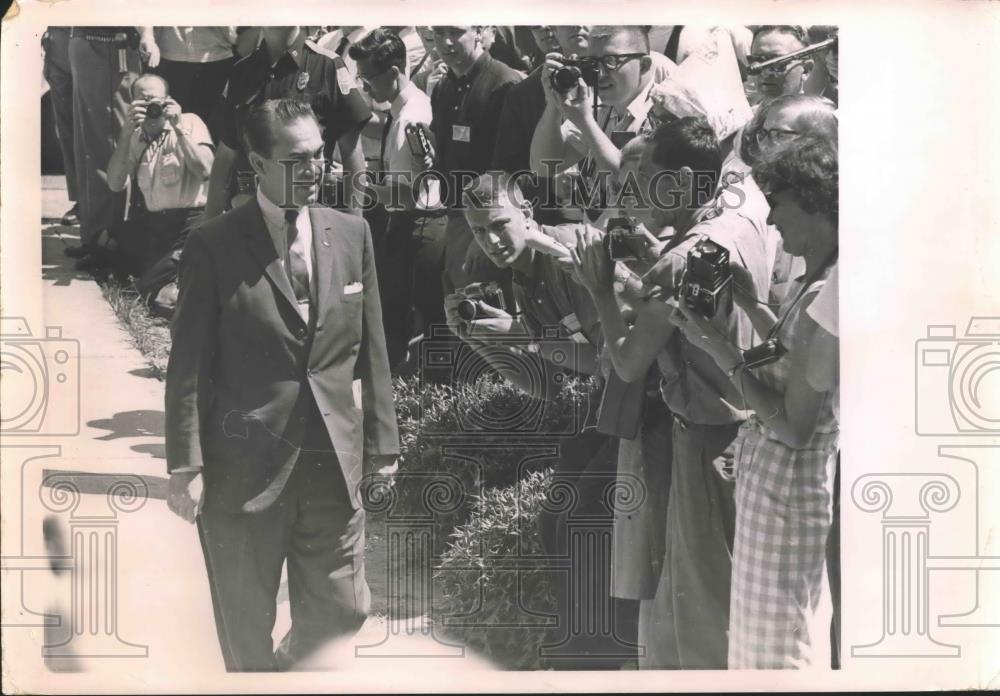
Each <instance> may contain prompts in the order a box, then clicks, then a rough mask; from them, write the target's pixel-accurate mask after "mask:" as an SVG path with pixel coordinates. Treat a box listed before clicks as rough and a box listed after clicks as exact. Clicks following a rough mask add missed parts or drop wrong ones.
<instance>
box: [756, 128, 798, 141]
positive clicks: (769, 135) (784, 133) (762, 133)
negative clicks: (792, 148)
mask: <svg viewBox="0 0 1000 696" xmlns="http://www.w3.org/2000/svg"><path fill="white" fill-rule="evenodd" d="M796 135H799V132H798V131H794V130H792V129H791V128H761V129H760V130H758V131H757V144H758V145H763V144H764V143H765V142H768V141H770V142H774V143H787V142H788V141H789V140H791V139H792V138H794V137H795V136H796Z"/></svg>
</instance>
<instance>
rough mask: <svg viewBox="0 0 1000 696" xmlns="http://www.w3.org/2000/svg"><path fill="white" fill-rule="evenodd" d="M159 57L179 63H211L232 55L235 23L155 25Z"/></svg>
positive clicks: (154, 30)
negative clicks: (222, 25)
mask: <svg viewBox="0 0 1000 696" xmlns="http://www.w3.org/2000/svg"><path fill="white" fill-rule="evenodd" d="M153 32H154V35H155V37H156V45H157V46H159V47H160V57H161V58H163V59H164V60H172V61H177V62H179V63H214V62H216V61H220V60H225V59H226V58H232V57H233V45H234V44H235V43H236V27H155V28H154V29H153Z"/></svg>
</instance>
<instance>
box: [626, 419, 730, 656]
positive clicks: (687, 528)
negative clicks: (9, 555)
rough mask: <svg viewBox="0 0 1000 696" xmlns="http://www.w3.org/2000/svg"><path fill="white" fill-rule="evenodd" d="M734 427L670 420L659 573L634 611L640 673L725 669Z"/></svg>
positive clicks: (727, 647)
mask: <svg viewBox="0 0 1000 696" xmlns="http://www.w3.org/2000/svg"><path fill="white" fill-rule="evenodd" d="M739 425H740V424H739V423H733V424H731V425H695V424H687V423H684V422H683V421H681V420H680V419H679V418H677V417H676V416H675V420H674V432H673V472H672V474H671V481H670V495H669V498H668V502H667V528H666V537H665V542H666V543H665V553H664V560H663V568H662V570H661V573H660V584H659V586H658V587H657V589H656V597H655V598H654V599H651V600H644V601H643V602H642V606H641V608H640V610H639V643H640V644H641V645H644V646H645V648H646V655H645V656H644V657H642V658H640V660H639V666H640V668H642V669H726V667H727V664H728V650H729V641H728V639H727V632H728V630H729V585H730V574H731V572H732V558H733V537H734V534H735V529H736V505H735V500H734V497H733V496H734V489H735V479H733V477H732V476H731V474H730V473H729V472H731V471H732V464H733V453H734V448H733V443H734V441H735V440H736V434H737V432H738V431H739ZM720 469H721V470H724V471H726V472H727V473H726V474H725V475H723V474H722V473H720Z"/></svg>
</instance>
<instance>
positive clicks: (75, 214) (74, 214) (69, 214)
mask: <svg viewBox="0 0 1000 696" xmlns="http://www.w3.org/2000/svg"><path fill="white" fill-rule="evenodd" d="M59 224H61V225H66V226H67V227H68V226H71V225H79V224H80V207H79V204H78V203H74V204H73V207H72V208H70V209H69V210H67V211H66V214H65V215H63V216H62V219H61V220H60V221H59Z"/></svg>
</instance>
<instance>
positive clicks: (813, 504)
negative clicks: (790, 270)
mask: <svg viewBox="0 0 1000 696" xmlns="http://www.w3.org/2000/svg"><path fill="white" fill-rule="evenodd" d="M822 283H823V281H818V282H816V283H814V284H813V285H812V286H811V287H810V288H809V290H808V291H807V292H806V295H809V294H812V293H814V292H816V291H818V289H819V288H820V287H821V285H822ZM796 295H798V286H793V287H792V288H790V291H789V293H788V295H787V297H788V298H789V299H794V298H795V297H796ZM802 305H803V302H801V301H800V302H799V303H797V304H796V305H795V307H794V308H793V309H792V314H791V315H790V316H789V317H788V320H787V321H786V322H785V324H784V325H783V326H782V328H781V331H780V340H781V342H782V343H783V344H784V345H785V346H790V345H792V336H793V335H794V333H795V329H796V325H797V324H798V321H799V312H800V311H801V307H802ZM782 309H783V310H784V308H782ZM789 363H790V360H789V358H788V356H785V357H784V358H782V359H781V360H779V361H777V362H775V363H772V364H771V365H767V366H764V367H761V368H759V369H758V370H756V375H757V376H758V377H759V378H760V379H761V380H762V381H763V382H765V383H766V384H768V385H769V386H770V387H772V388H774V389H777V390H779V391H783V390H784V388H785V387H786V385H787V382H788V378H789V375H788V371H789ZM833 398H834V396H833V395H832V394H829V395H828V396H827V397H826V400H825V401H824V403H823V405H822V408H821V411H820V416H819V420H818V424H817V433H816V434H815V435H813V438H812V440H810V442H809V444H808V445H807V446H806V447H804V448H802V449H798V450H796V449H792V448H790V447H788V446H787V445H785V444H783V443H782V442H780V441H779V440H778V439H777V437H776V436H775V435H774V433H773V432H772V431H771V430H770V429H768V427H767V426H766V425H764V423H763V422H762V421H761V420H759V419H758V418H757V417H752V418H751V419H750V420H748V421H747V422H746V423H745V424H744V425H743V427H742V428H741V430H740V434H739V436H738V437H737V440H736V455H735V459H736V466H737V479H736V540H735V545H734V549H733V575H732V589H731V595H730V607H729V669H787V668H801V667H808V666H810V665H816V666H823V661H824V660H828V659H829V656H828V655H818V654H816V644H817V642H819V643H820V645H822V644H823V639H822V638H821V636H823V635H825V634H827V633H828V631H829V624H827V625H819V624H820V622H819V621H817V620H816V619H817V617H818V613H817V610H818V609H819V608H820V606H821V604H820V595H821V590H822V588H823V587H824V577H823V576H824V563H825V557H826V539H827V535H828V534H829V531H830V524H831V521H832V514H831V505H832V488H833V464H834V460H835V458H836V452H837V439H838V435H839V431H838V425H837V421H836V419H835V418H834V415H833V408H832V406H833V403H832V402H833ZM817 638H818V639H819V640H817Z"/></svg>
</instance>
